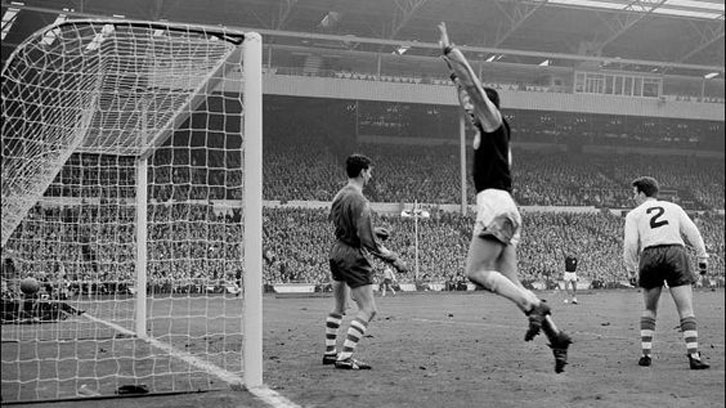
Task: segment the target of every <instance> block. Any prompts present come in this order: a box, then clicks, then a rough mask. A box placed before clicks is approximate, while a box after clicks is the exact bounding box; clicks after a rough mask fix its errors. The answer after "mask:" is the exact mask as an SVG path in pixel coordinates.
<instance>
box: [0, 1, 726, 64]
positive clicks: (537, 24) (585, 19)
mask: <svg viewBox="0 0 726 408" xmlns="http://www.w3.org/2000/svg"><path fill="white" fill-rule="evenodd" d="M9 9H16V10H19V11H18V12H17V14H16V16H15V17H13V19H12V21H10V20H8V21H7V22H6V21H5V20H6V19H4V20H3V30H4V31H7V33H5V32H4V33H3V35H4V38H3V59H4V58H6V56H7V55H8V51H9V50H11V49H12V47H14V46H16V45H17V44H19V43H20V42H21V41H22V40H23V39H24V38H26V37H27V36H28V35H29V34H31V33H32V32H34V31H35V30H38V29H40V28H41V27H43V26H45V25H48V24H51V23H53V22H54V21H55V19H56V18H57V17H58V15H59V14H65V15H67V16H68V17H74V16H85V15H98V16H113V15H116V16H119V17H121V16H122V17H124V18H130V19H151V20H161V19H166V20H169V21H178V22H187V23H197V24H210V25H224V26H227V27H235V28H240V29H244V30H255V31H258V32H260V33H261V34H263V36H264V37H265V42H266V44H274V45H275V46H276V47H289V48H298V49H305V48H308V49H323V50H325V49H328V50H331V51H340V50H343V51H346V52H361V53H364V54H370V53H385V54H391V53H398V54H403V53H406V55H408V56H427V57H433V56H436V55H437V52H438V50H437V46H436V42H437V40H438V32H437V30H436V25H437V24H438V23H439V22H440V21H445V22H447V24H448V27H449V32H450V36H451V38H452V40H453V41H454V42H455V43H457V44H459V45H461V46H463V47H464V48H465V50H466V51H469V52H471V53H473V54H474V55H476V58H478V59H480V60H482V61H487V60H496V61H497V62H499V63H513V64H529V65H534V66H537V65H539V64H542V63H543V62H544V61H545V60H547V63H546V64H548V65H550V66H563V67H573V66H575V67H576V66H578V65H579V64H587V63H589V64H590V65H593V66H600V67H603V66H608V65H617V67H614V68H619V69H626V70H645V71H648V72H667V73H671V74H683V75H689V76H703V75H706V74H708V73H710V72H718V73H719V75H718V78H723V75H724V15H725V14H724V2H723V0H116V1H107V0H24V1H23V2H22V3H18V2H8V1H4V2H3V3H2V12H3V15H6V12H7V11H8V10H9ZM64 10H65V11H64ZM10 23H13V24H12V26H10V27H9V26H8V25H9V24H10ZM8 27H9V29H8V30H6V28H8Z"/></svg>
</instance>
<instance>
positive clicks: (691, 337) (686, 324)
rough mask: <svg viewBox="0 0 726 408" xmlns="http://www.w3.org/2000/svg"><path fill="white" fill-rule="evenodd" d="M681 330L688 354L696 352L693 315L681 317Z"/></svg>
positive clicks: (696, 333)
mask: <svg viewBox="0 0 726 408" xmlns="http://www.w3.org/2000/svg"><path fill="white" fill-rule="evenodd" d="M681 332H682V333H683V340H685V341H686V351H687V352H688V354H689V355H691V354H694V353H698V331H697V330H696V318H695V317H694V316H689V317H684V318H683V319H681Z"/></svg>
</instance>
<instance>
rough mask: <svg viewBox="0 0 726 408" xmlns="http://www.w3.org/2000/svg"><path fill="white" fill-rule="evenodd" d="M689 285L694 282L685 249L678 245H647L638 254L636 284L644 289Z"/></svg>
mask: <svg viewBox="0 0 726 408" xmlns="http://www.w3.org/2000/svg"><path fill="white" fill-rule="evenodd" d="M664 281H665V282H667V283H668V287H671V288H674V287H676V286H683V285H690V284H692V283H693V282H695V280H694V277H693V274H692V273H691V267H690V264H689V263H688V255H687V254H686V250H685V249H684V248H683V247H682V246H680V245H659V246H655V247H648V248H645V249H644V250H643V253H642V254H640V278H639V279H638V285H639V286H640V287H642V288H645V289H653V288H657V287H661V286H663V282H664Z"/></svg>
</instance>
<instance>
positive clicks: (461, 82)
mask: <svg viewBox="0 0 726 408" xmlns="http://www.w3.org/2000/svg"><path fill="white" fill-rule="evenodd" d="M439 31H440V34H441V37H440V41H439V44H440V45H441V49H442V51H443V59H444V61H445V62H446V64H447V65H448V66H449V70H450V77H451V80H452V81H453V82H454V84H455V85H456V88H457V94H458V97H459V103H460V104H461V106H462V108H464V110H465V111H466V114H467V116H468V118H469V120H470V122H471V123H472V125H473V126H474V129H475V130H476V135H475V136H474V144H473V148H474V160H473V161H474V163H473V176H474V186H475V188H476V207H477V216H476V223H475V224H474V231H473V234H472V238H471V243H470V246H469V252H468V255H467V261H466V276H467V278H468V279H469V280H470V281H472V282H474V283H475V284H478V285H480V286H482V287H484V288H486V289H487V290H489V291H491V292H493V293H496V294H497V295H499V296H503V297H505V298H507V299H509V300H510V301H512V302H514V303H515V304H516V305H517V307H519V309H520V310H521V311H522V312H523V313H524V314H525V315H527V316H528V317H529V328H528V330H527V332H526V333H525V336H524V340H525V341H530V340H532V339H534V337H535V336H536V335H537V334H539V333H540V330H544V332H545V335H546V336H547V338H548V339H549V341H550V347H551V348H552V351H553V353H554V355H555V372H558V373H560V372H562V371H564V367H565V364H567V349H568V347H569V345H570V343H572V340H571V339H570V337H569V336H568V335H567V334H565V333H564V332H561V331H559V330H558V329H557V327H556V326H555V324H554V322H553V321H552V319H551V317H550V316H549V315H550V308H549V306H547V304H546V303H544V301H543V300H541V299H539V298H538V297H537V296H536V295H535V294H534V293H532V292H531V291H529V290H527V289H525V288H524V286H523V285H522V283H521V281H520V280H519V276H518V272H517V244H518V243H519V239H520V230H521V224H522V217H521V216H520V214H519V210H518V209H517V205H516V204H515V203H514V200H513V199H512V195H511V192H512V175H511V169H510V166H511V151H510V149H509V138H510V137H509V124H508V123H507V121H506V120H505V119H504V118H503V117H502V114H501V112H500V111H499V95H498V94H497V92H496V91H495V90H494V89H491V88H483V87H482V85H481V82H480V81H479V78H477V76H476V75H475V74H474V71H473V70H472V68H471V66H470V65H469V63H468V62H467V60H466V58H464V55H463V54H462V53H461V51H460V50H459V49H458V48H456V47H455V46H454V45H453V44H451V42H450V41H449V36H448V33H447V30H446V24H445V23H441V24H440V25H439Z"/></svg>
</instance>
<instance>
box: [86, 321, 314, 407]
mask: <svg viewBox="0 0 726 408" xmlns="http://www.w3.org/2000/svg"><path fill="white" fill-rule="evenodd" d="M83 316H85V317H86V318H88V319H90V320H93V321H94V322H97V323H100V324H103V325H106V326H108V327H110V328H112V329H114V330H116V331H119V332H121V333H124V334H127V335H129V336H133V337H135V338H137V339H139V340H143V341H145V342H147V343H149V344H151V345H152V346H154V347H156V348H158V349H161V350H163V351H165V352H167V353H168V354H169V355H171V356H173V357H176V358H178V359H179V360H182V361H184V362H186V363H189V364H190V365H192V366H194V367H197V368H200V369H202V370H204V371H206V372H207V373H208V374H211V375H213V376H215V377H217V378H219V379H221V380H222V381H224V382H226V383H227V384H229V385H230V387H231V388H233V389H234V388H237V387H244V380H243V379H242V378H241V377H240V376H238V375H237V374H234V373H232V372H230V371H227V370H225V369H223V368H221V367H218V366H216V365H215V364H212V363H210V362H208V361H204V360H202V359H200V358H198V357H195V356H193V355H192V354H190V353H188V352H186V351H182V350H178V349H176V348H174V346H172V345H171V344H167V343H163V342H161V341H159V340H157V339H155V338H153V337H148V336H147V337H138V336H136V333H134V332H133V331H131V330H129V329H127V328H125V327H122V326H119V325H117V324H115V323H111V322H109V321H106V320H103V319H99V318H97V317H94V316H91V315H89V314H88V313H84V314H83ZM244 388H245V389H246V390H248V391H249V392H250V393H252V395H254V396H256V397H257V398H259V399H261V400H262V401H263V402H264V403H266V404H268V405H270V406H272V407H275V408H300V406H299V405H297V404H295V403H293V402H292V401H290V400H288V399H287V398H285V397H283V396H282V395H280V394H279V393H277V392H275V391H274V390H271V389H270V388H268V387H267V386H264V385H263V386H261V387H244Z"/></svg>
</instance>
